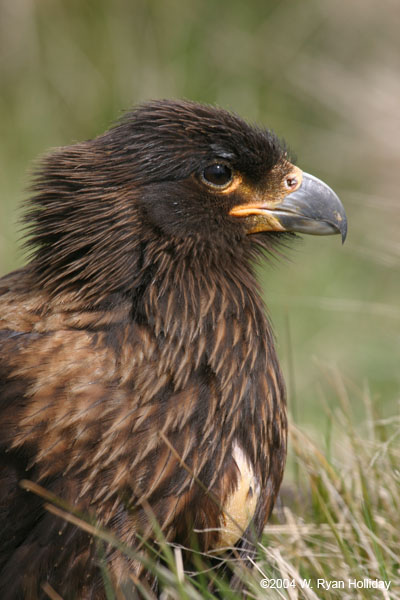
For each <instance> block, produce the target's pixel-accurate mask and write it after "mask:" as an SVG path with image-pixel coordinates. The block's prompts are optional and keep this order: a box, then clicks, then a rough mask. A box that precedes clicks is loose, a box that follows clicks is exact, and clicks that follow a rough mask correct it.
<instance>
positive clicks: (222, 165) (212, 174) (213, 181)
mask: <svg viewBox="0 0 400 600" xmlns="http://www.w3.org/2000/svg"><path fill="white" fill-rule="evenodd" d="M200 180H201V182H202V183H204V184H205V185H206V186H207V187H210V188H212V189H215V190H224V189H225V188H227V187H228V186H229V185H230V184H231V183H232V181H233V170H232V168H231V167H230V165H228V164H227V163H226V162H222V161H221V162H219V161H218V162H213V163H211V164H209V165H207V166H206V167H205V168H204V169H203V170H202V171H201V173H200Z"/></svg>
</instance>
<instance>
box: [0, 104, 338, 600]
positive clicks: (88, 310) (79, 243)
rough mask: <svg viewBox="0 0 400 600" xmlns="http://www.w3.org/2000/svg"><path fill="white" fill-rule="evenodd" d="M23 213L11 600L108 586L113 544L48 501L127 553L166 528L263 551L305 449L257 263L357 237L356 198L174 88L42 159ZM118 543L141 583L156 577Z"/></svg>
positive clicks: (0, 427) (128, 571) (6, 348)
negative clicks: (346, 203) (60, 507)
mask: <svg viewBox="0 0 400 600" xmlns="http://www.w3.org/2000/svg"><path fill="white" fill-rule="evenodd" d="M24 223H25V227H26V239H27V241H26V246H27V248H28V250H29V257H28V258H27V264H26V265H25V266H24V267H22V268H20V269H18V270H16V271H14V272H11V273H9V274H8V275H5V276H3V277H2V278H1V279H0V461H1V470H0V507H1V508H0V531H1V532H2V534H1V541H0V597H1V598H2V599H4V600H9V599H10V600H11V599H13V600H14V599H22V598H24V599H28V600H31V599H32V600H33V599H42V598H46V597H48V596H47V594H46V589H47V590H48V589H51V590H53V593H54V594H59V595H60V596H61V597H62V598H64V600H70V599H71V600H72V599H77V598H79V599H85V600H86V599H91V600H102V599H104V598H106V597H107V596H106V588H105V585H104V583H103V577H102V569H101V560H100V554H99V552H100V550H99V545H98V544H97V543H96V539H95V536H93V535H92V534H91V532H90V531H87V530H84V529H83V528H82V527H80V526H79V525H77V524H76V523H73V522H71V521H67V520H66V519H64V518H62V516H60V514H56V512H55V511H54V510H53V511H51V510H49V502H47V503H46V502H45V498H46V494H48V497H47V500H48V498H57V499H59V501H60V502H62V503H64V505H65V506H68V507H71V510H75V511H78V512H79V514H80V515H91V518H92V517H93V518H94V519H95V522H96V523H97V524H99V526H101V527H103V528H104V529H105V530H106V531H110V532H111V533H112V534H113V535H114V536H115V537H116V539H118V540H120V541H121V544H123V545H124V547H129V548H132V549H134V550H135V549H136V550H138V549H140V548H142V547H143V540H144V541H146V540H148V541H154V539H155V526H154V521H156V523H157V527H158V529H159V531H161V533H162V535H163V536H164V539H165V540H166V542H168V543H172V544H177V545H181V547H183V548H185V547H187V548H189V549H190V548H192V547H196V548H197V549H200V550H201V551H203V552H205V553H207V552H211V553H212V552H222V553H223V552H224V551H227V549H229V548H233V549H234V550H235V551H236V552H237V553H238V555H239V556H244V555H245V554H246V553H248V552H249V551H250V550H251V548H254V547H255V544H256V543H257V541H258V540H259V539H260V536H261V534H262V532H263V529H264V527H265V524H266V522H267V520H268V518H269V516H270V514H271V511H272V508H273V506H274V503H275V500H276V497H277V494H278V491H279V487H280V484H281V480H282V476H283V471H284V466H285V457H286V448H287V415H286V392H285V385H284V381H283V376H282V373H281V369H280V366H279V362H278V358H277V353H276V349H275V338H274V333H273V330H272V326H271V324H270V321H269V317H268V316H267V312H266V308H265V306H264V303H263V300H262V296H261V291H260V288H259V286H258V284H257V281H256V277H255V267H254V265H255V263H256V262H257V261H259V260H261V259H263V257H266V259H267V260H268V257H278V258H279V256H281V255H282V252H284V251H285V249H286V247H287V246H288V245H290V244H291V241H292V239H294V238H296V237H298V236H297V234H298V233H306V234H307V233H309V234H313V235H330V234H339V235H341V236H342V240H343V241H344V239H345V237H346V231H347V220H346V214H345V211H344V208H343V205H342V203H341V201H340V200H339V198H338V196H337V195H336V194H335V192H333V190H332V189H331V188H330V187H329V186H328V185H326V184H325V183H323V182H322V181H321V180H319V179H317V178H316V177H314V176H313V175H310V174H308V173H306V172H303V171H302V170H301V169H300V168H299V167H298V166H296V165H295V164H294V161H293V160H292V159H291V158H290V155H289V150H288V149H287V146H286V144H285V143H284V142H283V141H282V140H280V139H279V138H278V137H277V136H276V134H274V133H273V132H272V131H271V130H270V129H267V128H265V127H262V126H256V125H252V124H249V123H247V122H246V121H244V120H243V119H242V118H241V117H239V116H238V115H236V114H235V113H233V112H230V111H227V110H225V109H222V108H219V107H215V106H212V105H206V104H200V103H197V102H193V101H189V100H154V101H149V102H147V103H143V104H141V105H139V106H137V107H136V108H134V109H132V110H130V111H128V112H127V113H126V114H125V115H124V116H122V118H121V119H119V120H118V121H117V122H116V123H114V124H113V125H112V126H111V127H110V128H109V129H108V130H107V131H106V132H105V133H102V134H101V135H99V136H98V137H95V138H94V139H91V140H88V141H83V142H79V143H75V144H74V145H70V146H66V147H61V148H58V149H56V150H54V151H52V152H51V153H50V154H48V155H47V156H45V157H44V158H42V159H41V161H40V164H39V166H38V167H37V168H36V172H35V175H34V180H33V183H32V189H31V193H30V197H29V199H28V200H27V201H26V207H25V217H24ZM35 490H36V492H37V490H39V492H38V493H36V492H35ZM40 490H45V492H43V493H42V494H41V493H40ZM50 504H51V502H50ZM92 522H93V521H92ZM141 544H142V545H141ZM102 548H103V555H102V557H103V558H105V560H106V564H107V569H108V572H109V577H110V581H111V584H112V586H113V587H114V589H115V590H117V591H118V590H119V593H120V595H121V594H122V596H121V597H132V598H133V597H136V596H134V593H136V592H135V590H136V588H135V584H132V581H133V582H135V581H139V580H141V578H143V580H144V579H146V577H147V579H146V581H151V579H150V575H149V573H148V570H146V569H145V568H144V567H143V565H141V564H140V560H138V559H136V558H135V557H129V556H127V555H126V554H124V553H123V552H121V551H119V550H118V549H116V548H115V547H112V546H109V545H108V546H107V545H105V546H103V547H102ZM129 585H130V586H131V587H130V588H129ZM151 585H155V584H153V583H152V584H151ZM49 586H50V587H49ZM124 586H125V587H124ZM128 588H129V589H131V592H129V593H131V594H132V595H131V596H129V593H128V592H124V590H126V589H128ZM123 593H127V594H128V595H127V596H124V595H123ZM137 593H139V592H137Z"/></svg>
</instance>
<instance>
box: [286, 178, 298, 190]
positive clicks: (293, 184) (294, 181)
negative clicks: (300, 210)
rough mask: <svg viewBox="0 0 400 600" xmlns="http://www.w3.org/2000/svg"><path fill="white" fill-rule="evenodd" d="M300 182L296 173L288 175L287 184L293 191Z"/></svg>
mask: <svg viewBox="0 0 400 600" xmlns="http://www.w3.org/2000/svg"><path fill="white" fill-rule="evenodd" d="M298 184H299V180H298V178H297V177H296V175H289V177H287V178H286V180H285V185H286V187H287V188H288V189H289V190H290V191H291V192H293V191H294V190H295V189H296V188H297V187H298Z"/></svg>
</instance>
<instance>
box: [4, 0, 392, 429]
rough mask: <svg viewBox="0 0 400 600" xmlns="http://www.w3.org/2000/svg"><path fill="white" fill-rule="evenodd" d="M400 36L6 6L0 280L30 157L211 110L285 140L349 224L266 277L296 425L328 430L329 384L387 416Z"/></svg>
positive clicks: (350, 21) (262, 6) (41, 2)
mask: <svg viewBox="0 0 400 600" xmlns="http://www.w3.org/2000/svg"><path fill="white" fill-rule="evenodd" d="M399 31H400V4H399V3H398V1H397V0H381V1H380V2H377V1H376V0H352V1H351V2H349V1H348V0H336V1H335V2H333V1H332V0H298V1H296V0H293V1H292V0H289V1H273V0H262V1H261V0H248V1H247V2H243V1H242V0H221V1H218V0H202V1H201V0H185V1H183V0H147V1H145V0H142V1H140V0H113V1H108V2H107V1H106V0H65V1H61V0H2V1H0V130H1V136H0V169H1V179H0V181H1V196H0V202H1V205H0V206H1V207H0V221H1V222H0V274H3V273H6V272H7V271H8V270H10V269H13V268H15V267H17V266H19V265H21V264H23V255H22V252H21V251H20V250H19V249H18V248H19V247H18V241H17V240H18V229H17V217H18V215H19V212H18V206H19V204H20V202H21V200H22V199H23V198H24V197H25V196H26V192H25V190H26V187H27V185H28V183H29V171H30V169H31V165H32V161H33V160H34V159H35V157H37V156H38V155H40V154H41V153H43V152H45V151H47V150H48V149H49V148H51V147H53V146H59V145H66V144H71V143H73V142H75V141H79V140H82V139H87V138H90V137H92V136H95V135H96V134H98V133H100V132H102V131H103V130H104V129H105V128H107V126H108V125H109V124H110V122H112V121H113V120H115V119H116V118H117V117H118V116H119V115H120V114H121V113H122V112H123V111H124V110H125V109H127V108H129V107H131V106H132V105H134V104H135V103H137V102H139V101H143V100H146V99H150V98H162V97H186V98H191V99H194V100H199V101H206V102H210V103H217V104H219V105H221V106H223V107H226V108H229V109H232V110H234V111H236V112H238V113H239V114H241V115H242V116H243V117H245V118H247V119H249V120H250V121H258V122H260V123H263V124H266V125H267V126H268V127H271V128H273V129H274V130H275V131H276V132H277V133H278V134H279V136H281V137H284V138H285V139H286V141H287V142H288V144H289V146H290V147H291V148H292V149H293V151H294V153H295V154H296V156H297V159H298V164H299V166H301V167H302V168H304V169H305V170H307V171H309V172H311V173H313V174H315V175H317V176H319V177H321V178H322V179H324V180H325V181H326V182H328V183H329V184H330V185H331V186H332V187H334V189H335V190H336V191H337V192H338V194H339V195H340V197H341V198H342V200H343V203H344V205H345V207H346V210H347V213H348V218H349V235H348V239H347V242H346V244H345V245H344V246H343V247H342V246H341V244H340V240H339V238H338V237H333V238H310V237H305V238H303V240H302V241H300V242H299V243H297V244H296V245H295V247H294V248H293V250H292V251H291V252H289V259H290V260H289V261H283V262H280V263H279V264H278V263H276V264H274V265H267V264H266V263H265V264H263V265H262V267H260V271H259V272H260V277H261V279H262V282H263V286H264V289H265V298H266V302H267V304H268V307H269V310H270V314H271V317H272V320H273V322H274V324H275V330H276V333H277V338H278V346H279V353H280V356H281V360H282V364H283V367H284V370H285V373H286V379H287V381H288V387H289V391H290V405H291V408H292V412H293V413H294V418H295V420H297V421H298V422H299V423H301V424H302V425H303V426H305V427H308V428H310V429H311V430H314V431H319V430H321V428H322V426H323V425H324V423H325V422H326V415H325V413H324V410H323V407H322V406H323V404H324V402H325V401H327V402H328V403H332V404H333V403H334V402H335V401H336V398H337V390H335V386H337V385H338V383H337V382H338V381H339V379H338V377H337V376H336V375H335V373H340V380H342V381H343V382H344V385H345V387H346V388H347V391H348V395H349V400H350V402H351V404H352V405H353V406H354V411H355V414H356V415H357V414H361V406H362V403H363V397H366V396H369V395H370V396H371V397H372V399H373V401H374V404H375V406H376V409H377V410H378V411H379V413H380V414H382V415H385V414H389V413H391V414H393V411H398V408H396V406H398V404H397V402H398V397H399V380H400V370H399V355H400V352H399V350H400V335H399V333H400V307H399V304H398V298H399V292H400V276H399V258H400V239H399V231H400V217H399V214H400V213H399V206H400V202H399V170H400V168H399V159H400V142H399V125H400V123H399V121H400V119H399V100H400V78H399V74H400V52H399V50H400V48H399V45H400V44H399ZM335 382H336V383H335ZM368 391H369V392H370V394H369V393H367V392H368Z"/></svg>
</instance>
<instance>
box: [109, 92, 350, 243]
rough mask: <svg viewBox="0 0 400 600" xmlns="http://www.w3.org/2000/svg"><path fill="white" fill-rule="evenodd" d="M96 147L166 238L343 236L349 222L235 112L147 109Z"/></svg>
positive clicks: (266, 135) (322, 190) (177, 105)
mask: <svg viewBox="0 0 400 600" xmlns="http://www.w3.org/2000/svg"><path fill="white" fill-rule="evenodd" d="M98 143H100V144H102V145H104V147H106V148H107V150H108V155H109V157H110V160H111V161H112V163H113V165H115V169H116V173H117V172H118V173H119V176H120V177H124V176H125V178H127V179H126V183H127V184H129V180H131V181H135V182H136V184H137V185H139V187H140V194H139V195H138V202H139V204H140V207H141V209H142V211H143V213H144V214H145V215H146V216H147V217H148V219H149V221H150V222H151V223H152V224H154V225H156V226H157V227H158V228H159V229H160V230H161V231H163V232H165V233H167V234H168V235H172V236H176V237H178V238H182V237H187V236H192V235H194V234H200V235H202V236H203V237H207V236H210V237H214V236H217V237H221V234H226V236H227V237H228V239H229V242H230V243H232V242H233V240H234V239H236V238H237V237H240V236H242V235H249V234H253V233H260V232H299V233H310V234H314V235H329V234H336V233H338V234H341V236H342V239H343V240H344V239H345V237H346V231H347V221H346V215H345V212H344V209H343V206H342V204H341V202H340V200H339V198H338V197H337V196H336V194H335V193H334V192H333V190H331V189H330V188H329V187H328V186H327V185H326V184H325V183H323V182H322V181H320V180H319V179H317V178H316V177H313V176H312V175H309V174H307V173H303V172H302V171H301V170H300V169H299V168H298V167H296V166H294V165H293V164H292V163H291V162H290V160H289V158H288V154H287V151H286V148H285V146H284V144H283V143H282V142H280V141H279V140H278V138H277V137H276V136H275V134H274V133H273V132H271V131H270V130H268V129H261V128H258V127H254V126H250V125H248V124H247V123H246V122H245V121H243V120H242V119H241V118H239V117H238V116H237V115H235V114H232V113H230V112H228V111H225V110H222V109H219V108H215V107H212V106H207V105H202V104H197V103H194V102H188V101H179V102H178V101H165V100H163V101H156V102H150V103H148V104H145V105H143V106H141V107H139V108H138V109H137V110H136V111H133V112H132V113H129V114H128V115H127V116H126V117H125V118H124V119H122V121H121V122H120V123H119V124H118V125H117V126H116V127H115V128H113V129H112V130H110V131H109V132H107V133H106V134H104V135H103V136H100V138H98ZM226 236H225V237H226Z"/></svg>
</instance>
